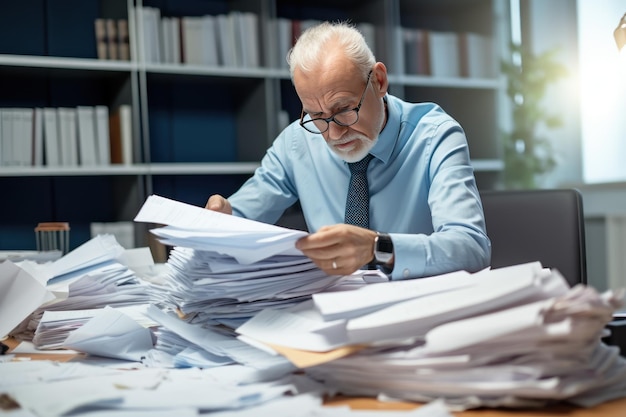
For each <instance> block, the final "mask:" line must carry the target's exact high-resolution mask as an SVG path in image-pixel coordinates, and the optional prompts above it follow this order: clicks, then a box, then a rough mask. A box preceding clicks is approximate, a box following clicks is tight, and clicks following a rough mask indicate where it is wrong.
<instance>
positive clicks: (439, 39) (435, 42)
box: [428, 31, 461, 77]
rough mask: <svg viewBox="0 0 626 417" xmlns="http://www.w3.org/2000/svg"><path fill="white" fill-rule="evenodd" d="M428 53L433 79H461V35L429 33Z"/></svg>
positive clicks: (454, 33)
mask: <svg viewBox="0 0 626 417" xmlns="http://www.w3.org/2000/svg"><path fill="white" fill-rule="evenodd" d="M428 51H429V52H430V72H431V75H432V76H433V77H459V76H460V75H461V67H460V63H459V35H458V33H456V32H438V31H429V33H428Z"/></svg>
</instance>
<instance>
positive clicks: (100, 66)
mask: <svg viewBox="0 0 626 417" xmlns="http://www.w3.org/2000/svg"><path fill="white" fill-rule="evenodd" d="M60 1H61V0H22V1H21V2H16V4H12V5H10V6H9V7H7V8H6V11H4V10H3V16H0V34H2V35H3V36H0V38H2V39H4V41H1V42H0V88H2V91H3V94H2V95H1V96H0V107H61V106H67V107H76V106H78V105H106V106H108V107H109V108H110V109H111V108H114V107H115V106H118V105H120V104H128V105H131V108H132V120H133V139H134V142H133V155H134V163H133V164H132V165H111V166H106V167H88V166H85V167H45V166H44V167H7V166H0V186H2V188H3V190H4V191H5V194H4V195H5V199H4V200H5V201H6V202H8V203H5V204H3V205H2V206H1V207H2V208H0V218H1V219H2V220H0V249H33V248H34V244H35V240H34V233H33V228H34V227H35V226H36V224H37V223H38V222H41V221H67V222H69V223H70V226H71V227H72V230H71V233H70V237H71V242H70V247H72V248H73V247H76V246H78V245H80V244H81V243H83V242H84V241H86V240H87V239H88V238H89V223H90V222H92V221H97V222H115V221H131V220H132V219H133V217H134V216H135V214H136V213H137V211H138V209H139V207H140V206H141V204H143V202H144V201H145V198H146V197H147V196H148V195H150V194H153V193H156V194H160V195H163V196H166V197H170V198H174V199H177V200H181V201H185V202H188V203H191V204H196V205H203V204H204V203H205V201H206V198H207V197H208V196H209V195H210V194H212V193H221V194H225V195H228V194H230V193H232V192H233V191H235V190H236V189H237V188H238V187H239V186H240V185H241V184H242V183H243V182H244V181H245V180H246V179H247V178H248V177H249V176H250V175H252V173H253V172H254V170H255V169H256V167H258V165H259V161H260V159H261V157H262V156H263V154H264V152H265V150H266V149H267V147H268V146H269V145H270V144H271V142H272V140H273V139H274V138H275V136H276V135H277V134H278V133H279V132H280V129H281V125H282V124H283V123H284V119H285V114H286V115H288V118H289V120H293V119H295V118H297V117H299V114H300V103H299V100H298V98H297V96H296V94H295V91H294V89H293V86H292V85H291V80H290V78H289V73H288V70H287V69H286V68H284V67H282V68H281V67H279V65H278V64H277V63H276V60H275V59H276V56H277V48H278V47H277V45H278V39H277V35H276V33H275V31H274V30H273V28H274V22H275V21H276V19H279V18H281V19H292V20H305V19H315V20H350V21H353V22H355V23H359V22H367V23H370V24H372V25H373V26H374V27H375V29H376V33H377V35H376V45H375V48H374V49H375V53H376V55H377V59H378V60H380V61H383V62H385V64H386V65H387V68H388V71H389V81H390V93H391V94H394V95H397V96H399V97H402V98H405V99H407V100H409V101H434V102H436V103H438V104H440V105H442V107H443V108H444V109H445V110H446V111H448V112H449V113H450V114H451V115H452V116H453V117H455V118H456V119H457V120H459V122H460V123H461V125H462V126H463V127H464V129H465V130H466V133H467V136H468V141H469V143H470V152H471V156H472V161H473V165H474V168H475V171H476V176H477V179H478V182H479V187H480V188H492V187H493V186H494V185H495V184H496V183H497V181H498V178H499V174H500V171H501V170H502V168H503V163H502V160H501V157H500V155H501V150H500V148H499V141H498V136H499V130H500V126H501V125H502V122H501V119H502V117H503V116H502V114H500V112H499V110H500V108H501V107H502V106H501V105H500V103H502V100H503V97H504V94H503V90H504V83H503V80H502V78H501V76H499V75H495V76H494V77H490V78H463V77H435V76H425V75H412V74H407V73H405V71H404V68H405V66H406V65H405V62H404V53H403V50H402V45H403V44H402V42H403V41H402V28H423V29H428V30H432V31H439V30H451V31H456V32H461V31H471V32H476V33H481V34H483V35H487V36H489V37H491V38H492V39H493V40H494V48H493V49H494V57H498V56H499V50H500V49H499V48H500V45H502V44H503V43H506V41H503V39H504V38H505V36H504V33H503V32H504V29H505V28H506V24H503V23H502V22H503V21H505V20H506V18H505V16H506V8H507V2H506V1H505V0H359V1H357V0H348V1H342V2H336V1H330V0H319V1H316V2H314V3H312V4H311V5H303V4H302V3H301V2H299V1H295V0H202V1H200V0H178V1H172V0H143V1H142V0H106V1H105V0H70V2H71V3H72V5H71V6H76V10H77V11H78V12H77V13H73V14H71V16H70V15H60V14H59V13H58V12H56V10H57V9H59V7H60V6H59V5H58V4H57V3H59V2H60ZM67 1H68V0H65V2H64V3H63V4H64V5H65V6H64V7H69V6H67V4H66V3H67ZM74 3H75V4H74ZM143 7H154V8H158V9H159V10H160V15H161V16H162V17H179V18H182V17H184V16H203V15H207V14H209V15H218V14H227V13H230V12H232V11H242V12H252V13H254V14H255V15H256V16H258V25H259V26H258V30H259V33H258V40H259V47H260V63H261V65H260V66H259V67H248V68H245V67H223V66H202V65H189V64H171V63H155V62H147V60H146V59H145V56H146V48H145V45H146V44H147V42H148V40H147V39H145V38H144V31H143V30H144V28H143V25H144V24H145V20H143V19H142V8H143ZM31 10H41V11H45V13H44V12H41V14H38V13H35V14H34V15H33V14H32V13H31ZM95 18H115V19H128V21H129V36H130V47H131V59H130V61H105V60H98V59H97V58H96V56H97V55H96V47H95V44H96V41H95V35H94V31H93V21H94V19H95ZM51 19H53V20H51ZM63 19H65V20H63ZM60 23H63V25H60ZM87 27H88V28H89V29H87ZM23 36H28V41H27V42H24V43H23V46H20V43H11V42H8V41H7V39H14V38H16V37H23ZM61 46H63V48H61ZM491 65H493V68H494V74H499V71H497V58H494V60H493V62H492V63H491ZM136 241H137V244H138V245H144V244H146V243H147V235H146V230H145V229H144V228H142V226H141V225H137V231H136Z"/></svg>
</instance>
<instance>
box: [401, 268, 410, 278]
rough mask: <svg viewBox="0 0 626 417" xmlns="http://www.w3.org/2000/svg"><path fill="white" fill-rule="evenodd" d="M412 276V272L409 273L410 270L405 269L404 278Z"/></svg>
mask: <svg viewBox="0 0 626 417" xmlns="http://www.w3.org/2000/svg"><path fill="white" fill-rule="evenodd" d="M410 274H411V271H409V268H405V269H404V271H402V276H403V277H404V278H408V277H409V275H410Z"/></svg>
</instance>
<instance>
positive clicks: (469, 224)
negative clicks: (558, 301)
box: [228, 95, 491, 280]
mask: <svg viewBox="0 0 626 417" xmlns="http://www.w3.org/2000/svg"><path fill="white" fill-rule="evenodd" d="M386 99H387V108H388V119H387V123H386V125H385V127H384V129H383V131H382V132H381V133H380V136H379V138H378V140H377V142H376V144H375V145H374V147H373V148H372V149H371V150H370V153H371V154H372V155H374V158H373V159H372V161H371V162H370V164H369V167H368V180H369V189H370V228H371V229H372V230H377V231H380V232H386V233H389V234H390V235H391V239H392V241H393V246H394V254H395V264H394V269H393V272H392V274H391V279H394V280H395V279H405V278H418V277H425V276H432V275H439V274H442V273H446V272H451V271H457V270H467V271H470V272H474V271H477V270H480V269H482V268H484V267H486V266H488V265H489V262H490V257H491V247H490V242H489V239H488V237H487V235H486V232H485V221H484V216H483V210H482V204H481V201H480V196H479V194H478V190H477V187H476V180H475V178H474V171H473V168H472V166H471V164H470V156H469V150H468V144H467V139H466V137H465V133H464V132H463V130H462V128H461V126H460V125H459V124H458V123H457V122H456V121H455V120H454V119H452V117H450V116H449V115H448V114H446V113H445V112H444V111H443V110H442V109H441V108H440V107H439V106H437V105H435V104H432V103H407V102H405V101H402V100H400V99H398V98H396V97H394V96H391V95H387V96H386ZM349 180H350V170H349V168H348V165H347V163H346V162H345V161H343V160H342V159H341V158H339V156H337V155H336V154H335V153H333V151H332V150H331V149H330V148H329V147H328V145H327V144H326V142H325V141H324V138H323V137H322V135H319V134H318V135H316V134H312V133H309V132H307V131H306V130H304V129H303V128H302V127H301V126H300V125H299V123H298V121H296V122H294V123H292V124H290V125H289V126H288V127H287V128H285V130H283V132H282V133H281V134H280V135H279V136H278V137H277V138H276V140H275V141H274V143H273V144H272V146H271V147H270V148H269V149H268V151H267V153H266V155H265V156H264V158H263V160H262V162H261V166H260V167H259V168H258V169H257V170H256V172H255V174H254V176H253V177H251V178H250V179H249V180H248V181H247V182H246V183H245V184H244V185H243V186H242V187H241V189H239V190H238V191H237V192H236V193H235V194H233V195H232V196H230V197H229V199H228V200H229V202H230V203H231V205H232V207H233V214H234V215H236V216H241V217H245V218H249V219H255V220H258V221H262V222H266V223H275V222H276V221H277V220H278V219H279V218H280V216H281V215H282V213H283V211H284V210H285V209H286V208H288V207H289V206H291V205H292V204H293V203H294V202H295V201H297V200H298V199H300V204H301V206H302V211H303V214H304V217H305V220H306V223H307V226H308V228H309V231H311V232H313V231H316V230H318V229H319V228H320V227H322V226H325V225H333V224H337V223H343V221H344V214H345V204H346V196H347V192H348V182H349Z"/></svg>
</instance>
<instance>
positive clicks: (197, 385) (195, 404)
mask: <svg viewBox="0 0 626 417" xmlns="http://www.w3.org/2000/svg"><path fill="white" fill-rule="evenodd" d="M0 375H2V376H3V377H6V378H5V380H8V381H11V383H10V384H2V381H0V394H6V395H7V396H8V397H9V398H11V399H13V400H15V401H16V402H17V403H18V404H19V405H20V406H21V407H22V408H23V409H24V411H28V412H30V413H32V414H31V415H35V416H40V417H57V416H63V415H72V416H75V417H76V416H83V415H85V416H93V415H98V414H97V413H101V414H100V415H107V416H111V415H120V416H122V415H123V416H132V415H134V414H133V413H136V412H139V411H144V412H153V414H145V415H161V414H159V413H162V412H163V411H164V410H167V411H168V412H169V415H172V416H179V415H183V416H185V415H199V414H201V413H208V412H217V411H226V410H231V411H235V410H244V409H253V408H255V407H257V406H260V405H262V404H265V403H267V402H270V401H275V400H278V399H281V398H291V397H292V396H293V395H297V394H301V395H303V397H306V396H307V394H308V395H309V396H311V398H316V402H317V404H318V405H317V406H315V408H316V409H317V408H321V406H322V405H321V394H320V393H319V384H316V383H315V382H314V381H310V379H309V378H308V377H306V376H303V375H287V376H286V377H283V378H278V379H275V380H272V381H269V382H249V383H246V382H245V381H243V380H233V381H231V382H229V381H228V380H225V379H223V378H221V377H220V376H221V375H222V372H220V371H217V374H216V373H215V372H214V371H213V370H211V369H207V370H202V369H198V368H187V369H150V368H138V369H134V370H115V369H111V368H103V367H99V366H90V365H84V364H80V363H71V362H70V363H51V362H47V361H31V362H9V363H0ZM5 398H6V397H5ZM191 411H193V413H195V414H192V413H191ZM292 412H293V410H292ZM257 415H258V414H257ZM299 415H306V414H299Z"/></svg>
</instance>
